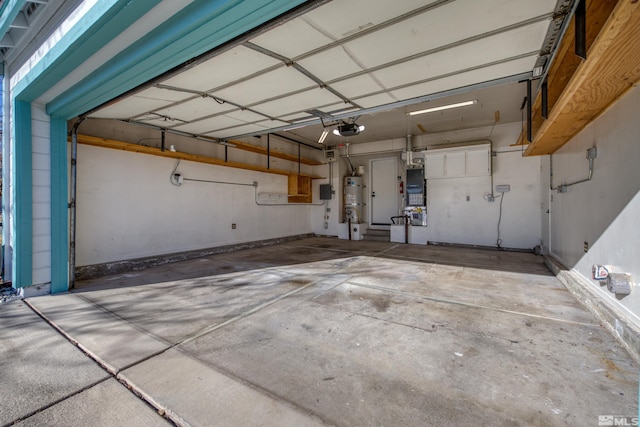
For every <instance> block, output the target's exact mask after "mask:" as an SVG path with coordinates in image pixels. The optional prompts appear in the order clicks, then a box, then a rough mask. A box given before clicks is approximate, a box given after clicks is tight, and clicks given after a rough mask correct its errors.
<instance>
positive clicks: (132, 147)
mask: <svg viewBox="0 0 640 427" xmlns="http://www.w3.org/2000/svg"><path fill="white" fill-rule="evenodd" d="M78 143H79V144H85V145H92V146H95V147H102V148H111V149H113V150H122V151H129V152H132V153H141V154H149V155H152V156H159V157H168V158H172V159H180V160H188V161H191V162H198V163H206V164H209V165H217V166H225V167H230V168H236V169H245V170H252V171H257V172H265V173H272V174H276V175H286V176H289V177H291V176H295V177H298V176H299V177H305V178H308V179H309V180H312V179H322V178H323V177H321V176H316V175H308V174H296V173H295V172H291V171H287V170H282V169H271V168H269V169H267V168H265V167H262V166H256V165H251V164H248V163H240V162H225V161H224V160H221V159H216V158H214V157H207V156H200V155H197V154H189V153H181V152H177V151H169V150H165V151H162V150H161V149H160V148H155V147H146V146H144V145H139V144H131V143H128V142H122V141H115V140H112V139H105V138H98V137H95V136H89V135H78Z"/></svg>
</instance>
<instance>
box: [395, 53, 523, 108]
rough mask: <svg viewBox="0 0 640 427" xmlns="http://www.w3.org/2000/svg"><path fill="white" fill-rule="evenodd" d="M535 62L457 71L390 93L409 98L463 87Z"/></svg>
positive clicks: (494, 77)
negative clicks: (457, 72)
mask: <svg viewBox="0 0 640 427" xmlns="http://www.w3.org/2000/svg"><path fill="white" fill-rule="evenodd" d="M534 63H535V57H529V58H523V59H518V60H515V61H510V62H506V63H502V64H498V65H493V66H490V67H486V68H483V69H481V70H475V71H471V72H466V73H459V74H455V75H452V76H449V77H445V78H442V79H438V80H434V81H430V82H427V83H422V84H417V85H414V86H410V87H406V88H403V89H398V90H394V91H392V92H391V93H392V94H393V95H395V96H396V97H398V98H399V99H410V98H415V97H419V96H422V95H423V94H425V93H430V94H436V93H439V92H443V91H447V90H450V89H454V88H463V87H465V86H469V85H472V84H476V83H482V82H488V81H491V80H495V79H499V78H501V77H507V76H513V75H516V74H518V72H520V71H521V70H522V69H523V68H524V67H527V66H528V67H529V69H531V68H532V67H533V65H534Z"/></svg>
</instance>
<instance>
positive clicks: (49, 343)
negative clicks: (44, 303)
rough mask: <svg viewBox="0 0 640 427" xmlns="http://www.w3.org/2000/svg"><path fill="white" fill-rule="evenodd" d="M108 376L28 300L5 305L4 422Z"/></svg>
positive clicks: (1, 325)
mask: <svg viewBox="0 0 640 427" xmlns="http://www.w3.org/2000/svg"><path fill="white" fill-rule="evenodd" d="M107 376H108V375H107V373H106V372H104V371H103V370H102V369H100V368H99V367H98V366H97V365H96V364H95V363H94V362H93V361H92V360H91V359H89V358H88V357H86V356H85V355H84V354H83V353H82V352H81V351H79V350H78V349H77V348H76V347H74V346H73V345H72V344H70V343H69V342H68V341H67V340H65V339H64V338H63V337H62V336H61V335H60V334H58V333H57V332H56V331H55V330H53V329H52V328H51V327H50V326H49V325H47V324H46V323H45V322H44V321H43V320H42V319H41V318H40V317H38V316H37V315H36V314H35V313H34V312H33V311H32V310H31V309H30V308H29V307H27V306H26V305H25V304H24V303H23V302H21V301H13V302H9V303H5V304H2V307H0V425H5V424H8V423H11V422H13V421H15V420H17V419H20V418H22V417H25V416H27V415H29V414H31V413H33V412H34V411H37V410H39V409H41V408H43V407H45V406H47V405H51V404H52V403H54V402H56V401H58V400H61V399H64V398H65V397H67V396H69V395H71V394H73V393H75V392H77V391H78V390H81V389H83V388H85V387H88V386H90V385H92V384H95V383H97V382H98V381H101V380H103V379H105V378H107Z"/></svg>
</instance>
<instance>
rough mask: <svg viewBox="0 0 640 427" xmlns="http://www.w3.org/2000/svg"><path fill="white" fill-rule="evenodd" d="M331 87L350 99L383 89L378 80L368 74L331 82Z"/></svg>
mask: <svg viewBox="0 0 640 427" xmlns="http://www.w3.org/2000/svg"><path fill="white" fill-rule="evenodd" d="M331 87H332V88H334V89H335V90H337V91H338V92H340V93H341V94H343V95H344V96H346V97H347V98H350V99H354V98H357V97H359V96H362V95H366V94H370V93H374V92H379V91H380V90H383V89H385V87H384V86H383V85H382V84H381V83H380V82H379V81H376V80H375V78H374V76H372V75H369V74H364V75H361V76H358V77H352V78H350V79H348V80H343V81H341V82H336V83H332V84H331Z"/></svg>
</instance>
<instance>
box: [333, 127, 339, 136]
mask: <svg viewBox="0 0 640 427" xmlns="http://www.w3.org/2000/svg"><path fill="white" fill-rule="evenodd" d="M333 134H334V135H336V136H340V131H339V130H338V128H335V129H334V130H333Z"/></svg>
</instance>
